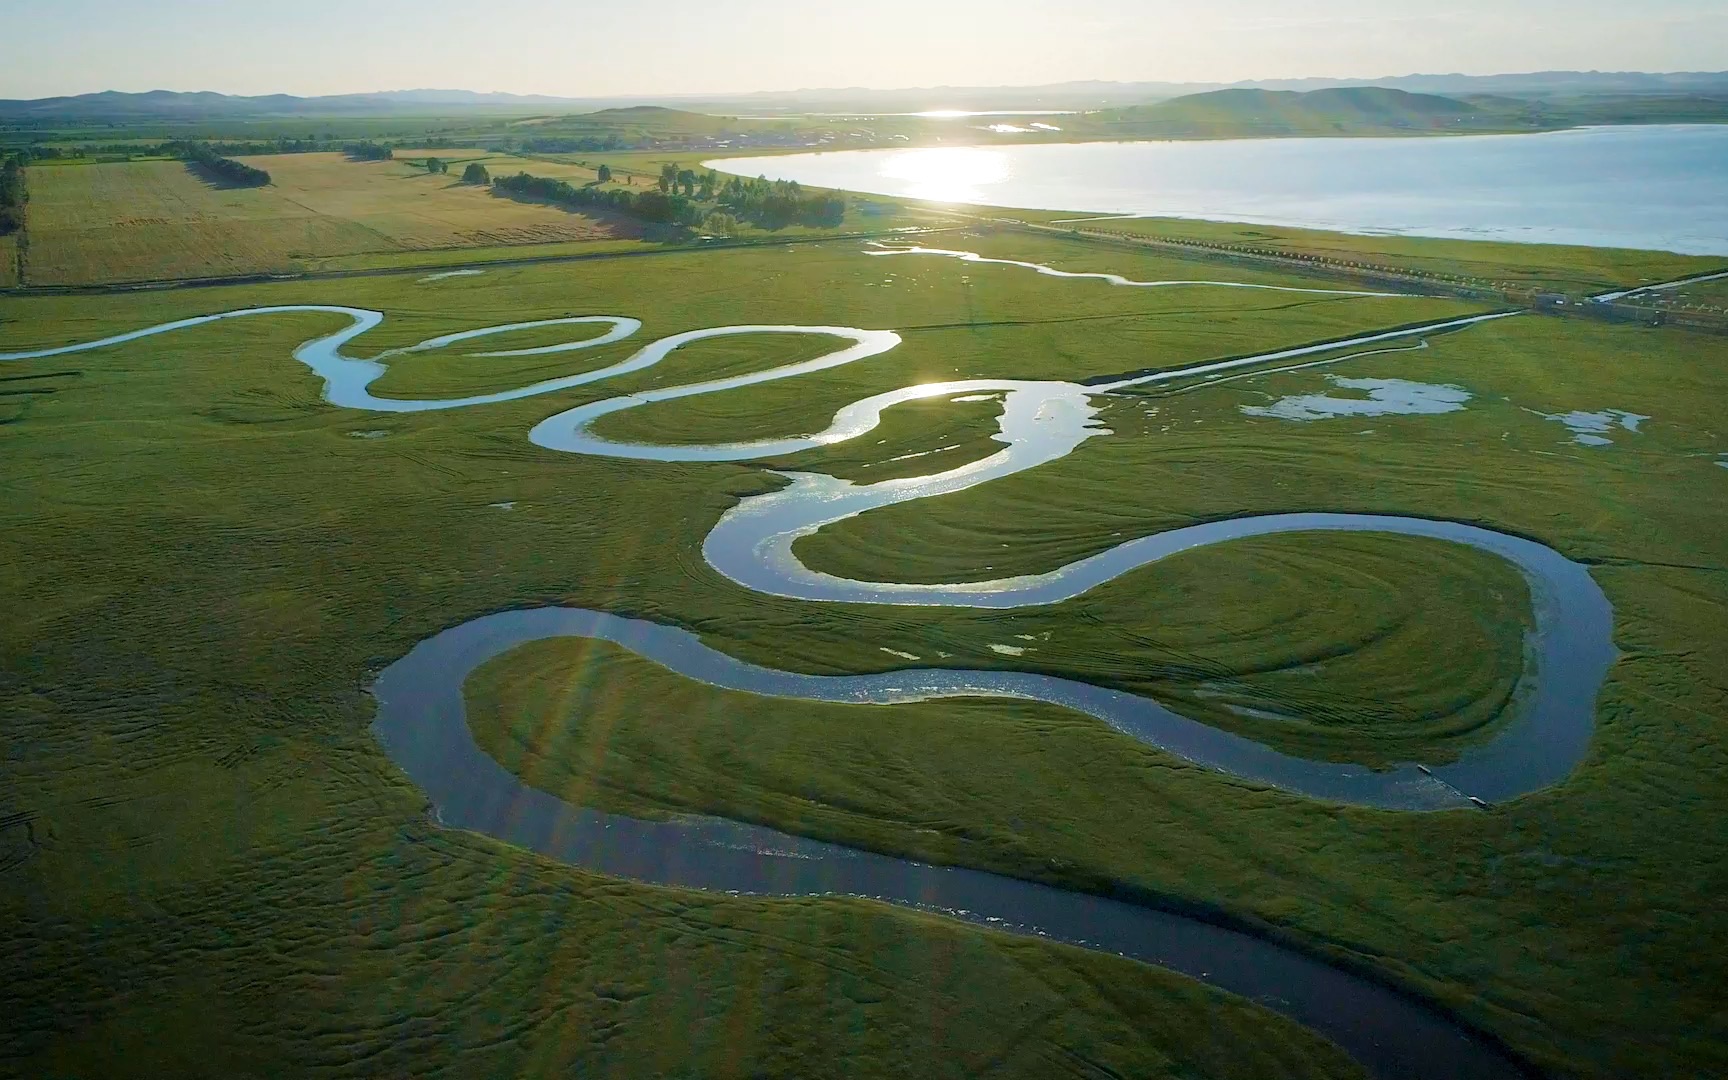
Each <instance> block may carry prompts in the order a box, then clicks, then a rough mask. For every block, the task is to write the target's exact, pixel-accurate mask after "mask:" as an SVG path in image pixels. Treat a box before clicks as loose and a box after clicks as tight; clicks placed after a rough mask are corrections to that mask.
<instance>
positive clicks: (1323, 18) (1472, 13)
mask: <svg viewBox="0 0 1728 1080" xmlns="http://www.w3.org/2000/svg"><path fill="white" fill-rule="evenodd" d="M7 8H10V9H11V10H4V9H7ZM0 27H3V28H4V33H5V50H4V56H5V61H4V63H3V64H0V97H5V98H19V97H44V96H50V95H57V94H75V93H84V92H88V91H94V90H153V89H166V90H218V91H222V92H225V93H235V94H265V93H291V94H305V95H311V94H335V93H350V92H361V91H368V90H396V89H409V88H416V87H439V88H451V87H455V88H461V89H468V90H481V91H489V90H502V91H509V92H513V93H530V94H534V93H537V94H555V95H560V96H568V97H598V96H618V95H632V94H642V95H650V94H684V93H723V92H739V91H747V90H776V89H794V88H799V87H835V86H870V87H906V86H936V85H949V86H968V85H983V86H992V85H1026V84H1034V83H1046V82H1063V81H1067V80H1071V79H1106V80H1121V81H1171V82H1231V81H1236V80H1240V79H1265V78H1290V77H1299V76H1308V75H1319V76H1328V77H1338V78H1341V77H1377V76H1385V75H1402V74H1411V73H1418V72H1420V73H1435V72H1463V73H1468V74H1494V73H1500V72H1517V71H1540V70H1553V69H1581V70H1590V69H1596V70H1603V71H1630V70H1639V71H1680V70H1717V69H1721V68H1725V67H1728V0H1612V2H1610V0H1431V2H1428V3H1424V4H1422V5H1421V6H1420V8H1418V5H1416V4H1414V3H1410V2H1408V0H859V2H849V0H797V2H792V0H271V2H268V3H263V2H258V0H50V2H27V0H0Z"/></svg>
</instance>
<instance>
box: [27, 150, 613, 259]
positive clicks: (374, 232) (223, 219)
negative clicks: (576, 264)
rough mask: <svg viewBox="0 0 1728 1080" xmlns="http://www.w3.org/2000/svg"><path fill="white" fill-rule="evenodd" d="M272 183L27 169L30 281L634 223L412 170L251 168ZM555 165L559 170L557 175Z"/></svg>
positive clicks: (113, 168) (180, 172) (175, 168)
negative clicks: (506, 195) (266, 175)
mask: <svg viewBox="0 0 1728 1080" xmlns="http://www.w3.org/2000/svg"><path fill="white" fill-rule="evenodd" d="M244 160H246V161H247V163H248V164H252V165H256V166H257V167H259V168H262V169H265V170H267V171H268V172H269V173H270V175H271V179H272V183H271V184H270V186H268V187H262V188H230V187H223V186H220V185H216V184H212V183H210V182H208V181H206V180H205V179H203V178H201V177H199V176H198V175H196V174H195V173H193V172H192V171H190V170H189V169H188V168H187V167H186V166H185V165H184V164H182V163H180V162H170V161H149V162H125V163H112V164H99V165H67V166H57V167H52V168H33V169H31V170H30V185H31V195H32V200H31V204H30V211H29V219H28V223H29V231H30V242H31V246H30V254H29V261H28V264H27V267H28V269H27V275H26V283H27V284H30V285H74V284H91V283H100V282H110V281H141V280H155V279H164V278H189V277H220V276H224V275H233V274H251V273H282V272H289V271H294V270H301V269H308V268H313V267H316V266H317V265H318V264H319V262H320V260H323V259H327V258H329V257H332V256H352V255H375V254H388V253H399V252H412V251H427V250H439V249H446V248H466V247H498V246H509V245H522V244H545V243H559V242H568V241H595V240H619V239H628V238H630V237H633V236H637V235H639V234H640V230H639V228H638V227H637V226H635V225H634V224H633V223H630V222H625V221H614V220H610V219H608V220H601V219H597V218H594V217H590V216H586V215H582V214H575V213H571V212H568V211H565V210H561V209H557V208H554V207H549V206H540V205H535V204H530V203H522V202H517V201H514V200H510V199H504V198H496V197H494V196H493V195H492V194H491V193H490V192H489V191H488V190H486V189H484V188H478V187H474V186H471V185H464V184H461V183H460V182H459V177H460V168H458V169H456V170H455V172H454V173H453V174H450V175H443V176H432V175H429V174H428V173H426V172H425V171H424V170H423V169H418V168H415V167H413V166H412V165H411V164H409V163H407V162H357V161H350V160H348V159H347V158H346V157H344V156H343V155H340V154H280V155H272V156H269V157H262V158H247V159H244ZM552 168H556V166H552Z"/></svg>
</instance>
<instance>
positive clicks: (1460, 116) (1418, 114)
mask: <svg viewBox="0 0 1728 1080" xmlns="http://www.w3.org/2000/svg"><path fill="white" fill-rule="evenodd" d="M1087 119H1088V121H1089V122H1090V123H1091V124H1093V125H1095V126H1096V127H1097V128H1099V129H1100V130H1105V131H1109V132H1111V133H1113V134H1117V135H1126V134H1135V135H1142V136H1167V137H1173V138H1174V137H1186V138H1194V137H1215V138H1221V137H1229V136H1246V135H1356V134H1393V133H1399V132H1419V131H1426V132H1434V131H1483V130H1494V131H1506V130H1519V129H1523V128H1527V127H1529V126H1531V125H1532V123H1533V121H1531V120H1530V119H1528V118H1524V117H1519V116H1514V115H1512V114H1511V113H1509V112H1508V111H1506V110H1501V109H1484V108H1479V107H1478V106H1476V105H1473V104H1471V103H1470V102H1467V101H1459V100H1457V99H1456V98H1449V97H1440V96H1438V95H1435V94H1412V93H1408V92H1406V91H1403V90H1393V89H1389V88H1387V87H1383V86H1351V87H1337V88H1333V89H1328V90H1313V91H1309V92H1307V93H1300V92H1297V91H1293V90H1217V91H1213V92H1211V93H1206V94H1190V95H1188V96H1187V97H1179V98H1173V99H1171V100H1169V101H1161V102H1158V103H1157V104H1153V105H1136V106H1133V107H1131V108H1126V109H1113V110H1109V111H1106V112H1100V113H1093V114H1091V115H1090V116H1089V117H1088V118H1087Z"/></svg>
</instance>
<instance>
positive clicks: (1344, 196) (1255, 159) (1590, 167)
mask: <svg viewBox="0 0 1728 1080" xmlns="http://www.w3.org/2000/svg"><path fill="white" fill-rule="evenodd" d="M713 164H714V166H715V167H717V168H722V169H725V170H726V171H728V172H735V173H743V174H745V175H748V176H756V175H766V176H768V177H771V178H785V179H791V180H797V181H799V182H800V183H804V184H812V185H817V186H821V187H834V188H846V189H849V190H852V191H866V192H873V193H876V194H882V195H895V196H901V197H906V198H919V199H932V200H937V201H943V202H971V203H984V204H988V205H992V206H1013V207H1022V208H1026V209H1038V210H1074V211H1078V212H1083V213H1100V214H1141V215H1148V216H1163V217H1189V218H1209V219H1214V220H1220V221H1249V222H1257V223H1261V224H1268V225H1292V226H1301V227H1307V228H1315V229H1334V230H1338V231H1342V232H1354V233H1394V234H1406V235H1412V236H1438V237H1455V238H1460V239H1475V240H1511V241H1518V242H1523V243H1550V244H1584V245H1590V246H1596V247H1632V248H1649V249H1654V250H1665V251H1678V252H1685V253H1689V254H1699V255H1728V125H1721V126H1717V125H1672V126H1657V127H1615V128H1582V129H1578V130H1574V131H1560V132H1552V133H1547V134H1541V135H1480V136H1464V137H1456V138H1435V137H1428V138H1407V139H1237V140H1228V141H1212V142H1142V143H1080V144H1056V145H1042V146H1007V147H941V148H934V149H908V150H857V151H843V152H838V153H829V154H793V155H786V156H780V157H764V158H734V159H731V160H727V161H718V162H714V163H713Z"/></svg>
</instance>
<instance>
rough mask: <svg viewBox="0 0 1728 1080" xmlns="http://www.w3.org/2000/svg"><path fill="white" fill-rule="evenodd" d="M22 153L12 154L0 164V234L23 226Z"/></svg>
mask: <svg viewBox="0 0 1728 1080" xmlns="http://www.w3.org/2000/svg"><path fill="white" fill-rule="evenodd" d="M29 197H30V195H29V192H27V191H26V190H25V189H24V155H23V154H13V155H11V156H10V157H8V158H7V159H6V163H5V164H4V165H0V236H5V235H6V234H7V233H13V232H17V231H18V230H19V229H22V228H23V227H24V203H25V200H27V199H28V198H29Z"/></svg>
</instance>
